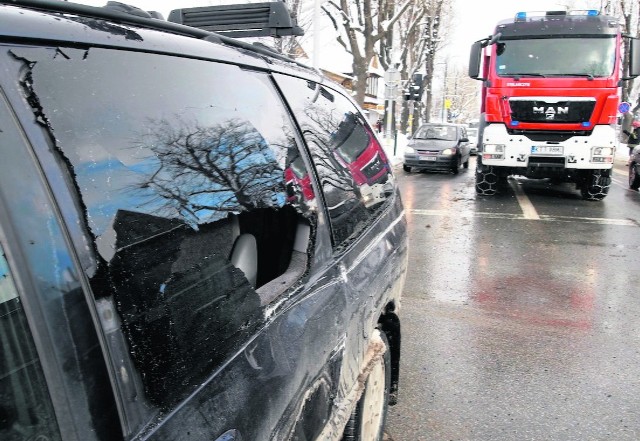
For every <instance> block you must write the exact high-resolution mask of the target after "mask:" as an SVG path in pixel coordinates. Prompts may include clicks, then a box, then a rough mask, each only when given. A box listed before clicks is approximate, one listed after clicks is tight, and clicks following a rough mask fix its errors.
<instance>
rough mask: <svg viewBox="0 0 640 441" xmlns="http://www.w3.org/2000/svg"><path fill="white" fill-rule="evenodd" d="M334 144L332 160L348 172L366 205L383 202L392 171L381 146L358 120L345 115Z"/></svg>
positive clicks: (334, 138)
mask: <svg viewBox="0 0 640 441" xmlns="http://www.w3.org/2000/svg"><path fill="white" fill-rule="evenodd" d="M333 142H334V146H335V147H334V150H333V151H334V156H335V157H336V159H337V160H338V161H339V162H340V163H341V164H342V166H343V167H345V168H347V169H348V170H349V173H350V174H351V176H352V177H353V181H354V183H355V185H356V188H357V190H358V191H359V192H360V194H361V196H362V198H363V200H364V202H365V205H366V206H371V205H374V204H376V203H377V202H380V201H383V200H384V199H385V198H386V197H385V196H384V195H385V189H386V188H387V187H388V186H389V185H388V184H387V183H388V182H389V181H390V180H391V179H392V175H391V168H390V166H389V162H388V160H387V155H386V154H385V153H384V150H383V148H382V146H381V145H380V143H379V142H378V140H377V139H376V137H375V135H374V134H373V132H372V130H371V129H370V128H369V127H368V126H367V125H366V124H365V122H364V121H363V120H362V119H361V117H359V116H358V115H355V114H353V113H347V114H345V119H344V120H343V121H341V122H340V124H339V125H338V129H337V130H336V132H335V133H334V134H333ZM385 184H387V185H385Z"/></svg>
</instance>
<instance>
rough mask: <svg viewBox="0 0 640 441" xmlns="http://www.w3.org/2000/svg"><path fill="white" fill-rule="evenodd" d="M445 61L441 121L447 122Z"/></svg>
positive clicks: (445, 64)
mask: <svg viewBox="0 0 640 441" xmlns="http://www.w3.org/2000/svg"><path fill="white" fill-rule="evenodd" d="M447 67H448V66H447V63H444V84H443V86H442V114H441V119H442V122H447V118H446V102H447Z"/></svg>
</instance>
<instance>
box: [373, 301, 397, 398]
mask: <svg viewBox="0 0 640 441" xmlns="http://www.w3.org/2000/svg"><path fill="white" fill-rule="evenodd" d="M378 329H379V330H380V331H381V332H384V334H385V336H386V337H387V341H388V342H389V347H388V348H387V350H388V351H389V355H390V356H391V385H390V388H389V405H390V406H393V405H394V404H396V403H397V402H398V386H399V381H400V342H401V329H400V318H399V317H398V315H397V314H396V313H395V304H394V303H393V302H392V303H389V305H387V308H386V310H385V312H384V314H382V315H381V316H380V318H379V319H378Z"/></svg>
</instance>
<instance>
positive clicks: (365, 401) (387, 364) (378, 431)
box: [342, 331, 391, 441]
mask: <svg viewBox="0 0 640 441" xmlns="http://www.w3.org/2000/svg"><path fill="white" fill-rule="evenodd" d="M380 337H381V338H382V341H383V342H384V344H385V347H386V350H385V351H384V354H382V355H381V356H379V357H378V359H377V360H376V361H375V363H374V365H373V368H372V369H371V372H370V373H369V376H368V377H367V381H366V383H365V386H364V391H363V393H362V396H361V397H360V400H359V401H358V404H357V405H356V408H355V410H354V411H353V414H351V417H350V418H349V421H348V422H347V426H346V428H345V430H344V436H343V438H342V441H382V439H383V436H384V424H385V421H386V419H387V404H388V402H389V388H390V386H391V355H390V353H389V342H388V341H387V338H386V336H385V334H384V332H382V331H380Z"/></svg>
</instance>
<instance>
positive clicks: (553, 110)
mask: <svg viewBox="0 0 640 441" xmlns="http://www.w3.org/2000/svg"><path fill="white" fill-rule="evenodd" d="M533 113H535V114H544V115H545V116H546V118H547V119H549V120H551V119H555V118H556V115H568V114H569V107H568V106H566V107H560V106H558V107H551V106H549V107H547V108H546V109H545V107H544V106H539V107H538V106H534V107H533Z"/></svg>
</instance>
